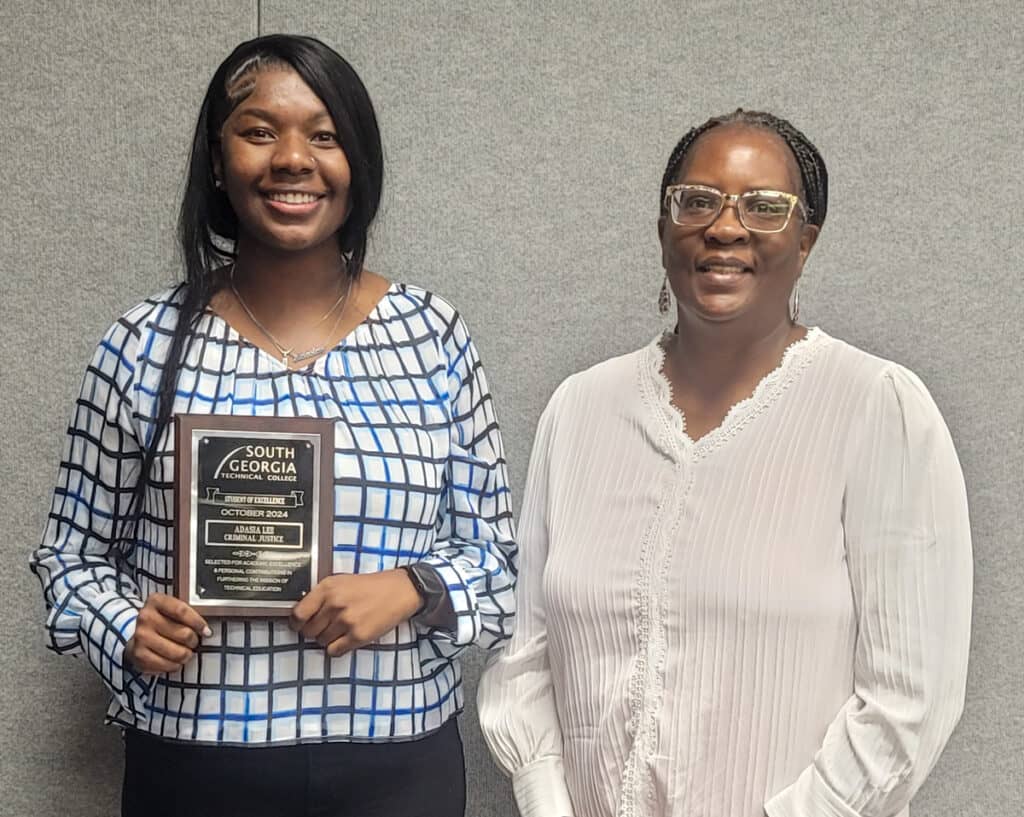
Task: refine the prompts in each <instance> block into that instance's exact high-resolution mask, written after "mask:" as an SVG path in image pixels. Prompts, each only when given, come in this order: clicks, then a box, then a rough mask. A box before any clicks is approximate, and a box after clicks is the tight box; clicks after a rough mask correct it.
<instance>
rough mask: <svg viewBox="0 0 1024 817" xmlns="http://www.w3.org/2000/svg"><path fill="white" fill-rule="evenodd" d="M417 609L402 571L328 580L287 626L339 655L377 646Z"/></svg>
mask: <svg viewBox="0 0 1024 817" xmlns="http://www.w3.org/2000/svg"><path fill="white" fill-rule="evenodd" d="M420 604H421V599H420V595H419V593H417V592H416V588H415V587H414V586H413V584H412V581H411V580H410V579H409V575H408V574H407V573H406V572H405V571H404V570H384V571H382V572H380V573H363V574H355V575H345V574H342V575H337V576H328V577H327V578H326V579H324V580H323V581H322V582H320V583H319V584H318V585H317V586H316V587H314V588H313V589H312V590H311V591H310V592H309V593H308V594H307V595H306V597H305V598H304V599H302V601H300V602H299V603H298V604H296V605H295V607H294V608H293V609H292V615H291V620H290V624H291V628H292V629H293V630H295V631H296V632H299V633H302V635H304V636H305V637H306V638H313V639H316V642H317V643H318V644H320V645H321V646H322V647H326V648H327V654H328V655H331V656H338V655H343V654H345V653H347V652H350V651H351V650H354V649H357V648H359V647H362V646H363V645H364V644H369V643H370V642H371V641H376V640H377V639H378V638H380V637H381V636H382V635H384V633H386V632H389V631H390V630H393V629H394V628H395V627H397V626H398V625H399V624H401V623H402V622H403V621H406V620H407V619H409V618H412V616H413V615H414V614H415V613H416V611H417V610H418V609H419V607H420Z"/></svg>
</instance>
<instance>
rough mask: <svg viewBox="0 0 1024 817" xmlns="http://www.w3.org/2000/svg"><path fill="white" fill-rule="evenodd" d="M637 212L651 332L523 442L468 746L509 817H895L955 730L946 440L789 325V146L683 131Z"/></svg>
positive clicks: (967, 587) (961, 598)
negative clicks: (651, 272)
mask: <svg viewBox="0 0 1024 817" xmlns="http://www.w3.org/2000/svg"><path fill="white" fill-rule="evenodd" d="M660 201H661V214H660V217H659V220H658V232H659V235H660V238H661V248H662V259H663V264H664V267H665V272H666V278H667V285H668V287H667V288H668V289H671V291H672V293H673V294H674V295H675V299H676V304H677V306H676V309H677V314H678V325H677V328H676V331H674V332H672V333H668V334H665V335H662V336H659V337H657V338H655V339H654V340H653V341H652V342H651V343H650V344H649V345H648V346H646V347H645V348H643V349H641V350H639V351H638V352H634V353H632V354H628V355H625V356H623V357H619V358H615V359H612V360H609V361H606V362H604V363H601V364H599V365H597V366H594V367H593V368H591V369H589V370H587V371H585V372H582V373H579V374H577V375H574V376H572V377H570V378H569V379H568V380H566V381H565V382H564V383H563V384H562V386H561V387H560V388H559V389H558V390H557V391H556V393H555V395H554V396H553V397H552V399H551V402H550V404H549V406H548V408H547V410H546V411H545V413H544V415H543V417H542V419H541V422H540V427H539V430H538V433H537V438H536V442H535V445H534V451H533V457H532V461H531V465H530V476H529V480H528V485H527V491H526V497H525V500H524V507H523V514H522V523H521V530H520V534H521V540H520V546H521V548H522V552H521V572H520V584H519V589H520V617H519V623H518V629H517V630H516V632H515V634H514V636H513V638H512V640H511V642H510V643H509V644H508V645H507V647H506V649H505V651H504V652H503V653H502V654H500V655H499V656H498V658H497V660H496V661H495V662H494V663H493V664H492V665H491V666H490V667H489V668H488V670H487V672H486V675H485V677H484V679H483V682H482V686H481V690H480V710H481V719H482V723H483V727H484V731H485V734H486V736H487V738H488V742H489V744H490V747H491V749H492V751H493V753H494V755H495V757H496V759H497V761H498V762H499V764H500V765H501V766H502V767H503V768H504V769H505V770H506V771H507V772H509V773H510V774H511V775H512V778H513V783H514V788H515V793H516V798H517V801H518V804H519V809H520V811H521V813H522V814H523V815H524V817H567V816H568V815H576V816H577V817H612V815H619V816H620V817H633V816H634V815H635V817H641V816H642V817H669V815H671V816H672V817H763V815H765V814H767V815H769V817H883V816H884V817H893V816H894V815H905V814H906V813H907V804H908V802H909V800H910V799H911V797H913V795H914V793H915V792H916V791H917V789H918V787H919V786H920V785H921V783H922V781H923V780H924V778H925V776H926V775H927V774H928V772H929V770H930V769H931V768H932V766H933V764H934V763H935V760H936V758H937V757H938V755H939V753H940V751H941V750H942V747H943V745H944V744H945V742H946V740H947V738H948V737H949V734H950V732H951V730H952V729H953V727H954V725H955V723H956V721H957V719H958V717H959V715H960V712H961V708H962V704H963V694H964V683H965V674H966V664H967V653H968V639H969V629H970V596H971V550H970V532H969V527H968V518H967V504H966V499H965V491H964V485H963V479H962V476H961V472H960V466H959V464H958V461H957V457H956V453H955V451H954V449H953V443H952V441H951V439H950V435H949V432H948V431H947V429H946V426H945V424H944V423H943V420H942V417H941V416H940V415H939V412H938V410H937V409H936V407H935V404H934V403H933V402H932V399H931V397H930V396H929V394H928V392H927V391H926V389H925V387H924V386H923V385H922V383H921V381H920V380H918V378H917V377H915V376H914V375H913V374H912V373H911V372H909V371H907V370H906V369H905V368H903V367H902V366H899V365H898V364H895V363H891V362H889V361H886V360H882V359H880V358H877V357H873V356H872V355H869V354H867V353H865V352H862V351H860V350H858V349H855V348H853V347H851V346H849V345H848V344H846V343H843V342H842V341H840V340H837V339H834V338H832V337H830V336H829V335H827V334H826V333H825V332H823V331H822V330H820V329H816V328H812V329H808V328H806V327H804V326H802V325H801V324H800V323H799V322H798V315H799V296H798V292H797V287H798V285H799V279H800V276H801V273H802V272H803V269H804V264H805V262H806V260H807V257H808V255H809V254H810V252H811V249H812V247H813V246H814V243H815V241H816V239H817V238H818V236H819V234H820V232H821V228H822V224H823V223H824V220H825V213H826V205H827V174H826V170H825V165H824V162H823V161H822V159H821V157H820V155H819V154H818V151H817V150H816V149H815V148H814V146H813V145H812V144H811V143H810V142H809V141H808V140H807V139H806V138H805V137H804V136H803V134H801V133H800V132H799V131H797V130H796V129H795V128H794V127H793V126H792V125H790V124H789V123H788V122H785V121H784V120H781V119H778V118H776V117H774V116H771V115H768V114H762V113H751V112H747V111H737V112H735V113H734V114H731V115H728V116H724V117H719V118H715V119H712V120H710V121H708V122H706V123H705V124H704V125H702V126H700V127H698V128H695V129H693V130H691V131H690V132H689V133H687V134H686V136H684V137H683V139H682V141H680V143H679V145H678V146H677V147H676V149H675V151H674V152H673V153H672V156H671V158H670V160H669V163H668V168H667V170H666V172H665V177H664V181H663V184H662V190H661V198H660ZM667 301H668V293H667V291H665V292H663V302H665V305H666V306H667Z"/></svg>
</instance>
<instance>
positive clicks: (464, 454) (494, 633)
mask: <svg viewBox="0 0 1024 817" xmlns="http://www.w3.org/2000/svg"><path fill="white" fill-rule="evenodd" d="M441 340H442V345H443V347H444V350H445V356H446V360H447V392H448V395H449V400H450V410H451V429H452V431H451V448H450V454H449V461H448V469H447V473H446V486H445V497H444V498H443V499H442V503H441V512H440V514H439V517H438V520H437V537H436V543H435V545H434V548H433V551H432V553H431V554H430V555H429V556H427V557H426V558H425V559H423V561H424V563H426V564H428V565H430V566H432V567H433V568H434V569H435V570H436V571H437V573H438V574H439V575H440V577H441V579H442V581H443V582H444V584H445V585H446V587H447V588H448V595H449V599H450V601H451V606H452V611H453V612H454V618H455V627H454V629H453V630H447V629H441V628H425V629H426V630H427V631H428V635H429V638H428V640H429V645H430V648H432V649H433V650H435V651H436V653H437V655H438V657H444V658H451V657H452V656H454V655H456V654H457V653H458V652H460V651H461V650H462V649H464V648H465V647H466V646H468V645H470V644H478V645H479V646H481V647H485V648H490V647H493V646H494V645H496V644H499V643H500V642H502V641H504V640H505V639H507V638H508V637H509V636H510V634H511V629H512V619H513V616H514V615H515V597H514V594H513V591H514V587H515V558H516V544H515V535H514V530H513V522H512V507H511V498H510V492H509V488H508V475H507V472H506V466H505V454H504V449H503V447H502V441H501V432H500V430H499V428H498V421H497V418H496V416H495V412H494V405H493V401H492V399H491V394H490V392H489V391H488V388H487V380H486V377H485V376H484V371H483V367H482V366H481V363H480V360H479V357H478V356H477V351H476V347H475V346H474V345H473V342H472V340H471V339H470V337H469V334H468V332H467V330H466V326H465V324H464V323H463V321H462V319H461V318H460V317H459V316H458V315H457V314H454V315H452V317H451V321H450V323H449V324H448V326H447V328H446V330H445V334H444V336H443V337H442V339H441ZM419 626H421V627H424V625H419Z"/></svg>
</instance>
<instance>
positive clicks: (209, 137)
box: [120, 34, 384, 555]
mask: <svg viewBox="0 0 1024 817" xmlns="http://www.w3.org/2000/svg"><path fill="white" fill-rule="evenodd" d="M281 68H285V69H291V70H293V71H295V72H296V73H297V74H298V75H299V76H300V77H301V78H302V80H303V82H305V83H306V85H308V86H309V87H310V89H312V91H313V93H315V94H316V95H317V96H318V97H319V98H320V99H321V100H322V101H323V103H324V106H325V107H326V108H327V111H328V113H329V114H330V116H331V119H332V120H333V121H334V127H335V130H336V132H337V134H338V141H339V143H340V146H341V149H342V150H343V151H344V152H345V158H346V159H347V160H348V164H349V167H350V168H351V177H352V178H351V185H350V188H349V214H348V217H347V218H346V220H345V223H344V224H343V225H342V227H341V229H340V230H339V231H338V245H339V248H340V251H341V254H342V258H343V260H344V266H345V273H346V274H347V275H348V276H349V278H350V279H352V280H355V279H356V278H358V277H359V274H360V272H361V270H362V268H363V260H364V259H365V257H366V245H367V239H368V236H369V230H370V225H371V224H372V223H373V219H374V217H375V216H376V215H377V209H378V207H379V206H380V197H381V187H382V186H383V177H384V161H383V152H382V149H381V142H380V131H379V129H378V127H377V116H376V114H375V113H374V110H373V103H372V102H371V101H370V96H369V94H368V93H367V91H366V87H365V86H364V85H363V83H362V80H360V79H359V76H358V74H356V72H355V69H353V68H352V66H351V65H349V64H348V62H346V61H345V59H344V58H343V57H342V56H341V55H340V54H338V53H337V52H336V51H334V50H333V49H331V48H330V47H328V46H327V45H325V44H324V43H322V42H320V41H319V40H317V39H314V38H313V37H299V36H293V35H287V34H271V35H268V36H265V37H257V38H256V39H253V40H249V41H247V42H244V43H242V44H241V45H239V46H238V47H237V48H236V49H235V50H234V51H232V52H231V54H230V55H229V56H228V58H227V59H226V60H224V62H222V63H221V65H220V67H219V68H218V69H217V71H216V73H215V74H214V75H213V79H211V80H210V85H209V87H208V88H207V89H206V96H205V97H204V98H203V104H202V106H201V107H200V109H199V119H198V121H197V122H196V129H195V135H194V137H193V140H192V153H191V156H190V157H189V163H188V174H187V181H186V186H185V193H184V196H183V198H182V202H181V212H180V214H179V216H178V240H179V243H180V245H181V252H182V257H183V260H184V266H185V282H184V283H183V284H182V285H181V287H180V304H179V306H178V318H177V323H176V324H175V327H174V332H173V334H172V336H171V341H170V350H169V352H168V354H167V360H166V362H165V364H164V367H163V370H162V372H161V375H160V385H159V387H158V389H157V395H156V404H155V406H154V410H153V417H154V422H153V427H152V432H151V434H150V435H149V439H148V442H147V444H146V447H145V451H144V454H143V459H142V470H141V473H140V475H139V480H138V482H137V483H136V486H135V490H134V493H133V495H132V500H131V504H130V506H129V513H128V515H127V516H128V518H127V520H126V522H127V525H126V527H125V528H124V530H123V533H122V535H121V537H120V545H121V552H122V555H126V554H127V553H128V552H130V550H131V549H132V547H133V545H134V542H133V540H134V538H135V535H136V531H137V528H138V523H139V520H140V519H141V517H142V512H143V505H144V501H143V500H144V497H145V493H146V488H147V487H148V485H149V484H150V479H151V472H152V470H153V463H154V461H155V459H156V457H157V456H158V453H159V451H160V448H161V440H162V438H163V437H164V435H165V433H166V432H167V429H168V426H169V424H170V421H171V415H172V413H173V407H174V396H175V392H176V390H177V382H178V373H179V370H180V369H181V365H182V361H183V360H184V358H185V357H186V356H187V354H188V347H189V344H190V342H191V338H192V331H193V330H194V329H195V327H196V325H197V324H198V321H199V319H200V318H201V316H202V314H203V312H204V310H205V309H206V307H207V306H208V305H209V303H210V299H211V298H212V297H213V295H214V294H215V293H216V292H217V291H218V290H219V289H220V287H221V286H222V285H223V284H224V280H223V276H222V275H219V274H218V270H219V269H221V268H222V267H224V265H226V264H230V263H232V262H233V261H234V258H235V242H236V241H237V239H238V217H237V215H236V214H235V211H234V209H233V208H232V207H231V203H230V202H229V201H228V197H227V195H225V194H224V192H223V191H221V190H220V189H218V188H217V186H216V179H215V176H214V155H215V150H216V147H215V146H216V145H217V144H218V143H219V141H220V133H221V128H222V127H223V125H224V122H225V120H226V119H227V118H228V116H230V114H231V112H232V111H233V110H234V109H235V108H236V107H237V106H238V105H239V104H240V103H241V102H242V101H243V100H244V99H245V98H246V97H247V96H248V95H249V94H250V93H252V91H253V88H254V85H255V82H254V80H255V76H256V74H257V73H259V72H260V71H266V70H269V69H281Z"/></svg>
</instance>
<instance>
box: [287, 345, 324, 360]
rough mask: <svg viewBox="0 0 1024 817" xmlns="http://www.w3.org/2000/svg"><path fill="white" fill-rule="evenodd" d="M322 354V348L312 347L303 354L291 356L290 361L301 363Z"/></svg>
mask: <svg viewBox="0 0 1024 817" xmlns="http://www.w3.org/2000/svg"><path fill="white" fill-rule="evenodd" d="M323 353H324V347H323V346H314V347H313V348H312V349H307V350H306V351H305V352H299V353H298V354H295V355H292V361H293V362H294V363H301V362H302V361H304V360H309V359H310V358H311V357H319V356H320V355H322V354H323Z"/></svg>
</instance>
